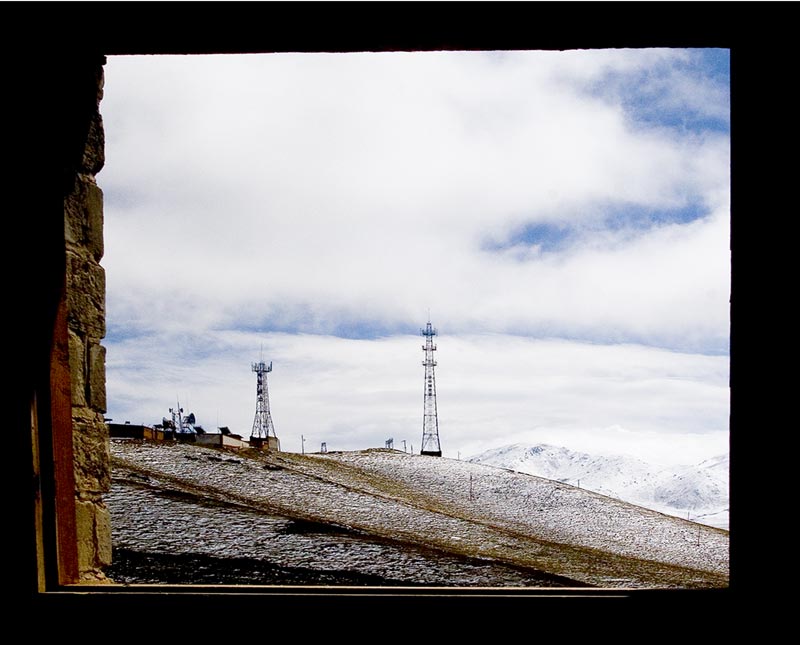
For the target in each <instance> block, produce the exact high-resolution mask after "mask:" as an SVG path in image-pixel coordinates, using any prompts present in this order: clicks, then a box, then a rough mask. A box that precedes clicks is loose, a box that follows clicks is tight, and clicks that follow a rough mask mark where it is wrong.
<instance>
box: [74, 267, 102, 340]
mask: <svg viewBox="0 0 800 645" xmlns="http://www.w3.org/2000/svg"><path fill="white" fill-rule="evenodd" d="M105 313H106V273H105V270H104V269H103V267H102V266H100V265H99V264H97V262H95V261H94V260H92V259H91V258H88V257H86V256H84V255H79V254H77V253H74V252H71V251H67V322H68V324H69V327H70V329H72V330H74V331H76V332H78V333H79V334H86V335H89V336H93V337H95V338H102V337H103V336H105V332H106V323H105Z"/></svg>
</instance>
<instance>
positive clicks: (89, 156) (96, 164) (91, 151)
mask: <svg viewBox="0 0 800 645" xmlns="http://www.w3.org/2000/svg"><path fill="white" fill-rule="evenodd" d="M105 145H106V140H105V132H104V130H103V117H101V116H100V113H99V112H96V113H95V114H94V117H93V118H92V122H91V124H90V125H89V134H88V136H87V137H86V147H85V148H84V151H83V159H82V160H81V170H82V171H83V172H85V173H88V174H90V175H96V174H97V173H98V172H100V171H101V170H102V169H103V166H104V165H105V163H106V153H105Z"/></svg>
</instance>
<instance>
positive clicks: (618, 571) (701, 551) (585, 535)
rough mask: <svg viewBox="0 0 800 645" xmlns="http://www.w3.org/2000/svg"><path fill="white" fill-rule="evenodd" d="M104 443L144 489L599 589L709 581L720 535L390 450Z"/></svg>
mask: <svg viewBox="0 0 800 645" xmlns="http://www.w3.org/2000/svg"><path fill="white" fill-rule="evenodd" d="M217 455H219V452H218V451H214V450H212V449H209V448H200V447H197V446H190V445H183V444H164V443H161V444H157V443H149V442H112V456H113V459H114V468H115V469H125V470H127V471H129V472H133V473H141V474H142V475H143V476H145V477H146V478H147V479H148V481H149V482H150V485H153V486H160V487H164V488H167V489H176V490H185V491H191V492H192V493H193V494H195V495H197V494H201V495H204V496H206V497H207V498H209V499H215V498H216V499H220V500H225V501H226V502H229V503H230V502H235V503H239V504H245V505H247V506H248V507H249V508H252V509H254V510H259V509H260V510H262V511H264V512H272V513H276V514H280V515H282V516H286V517H292V518H299V519H305V520H311V521H314V522H321V523H327V524H330V525H334V526H339V527H344V528H347V529H351V530H356V531H360V532H362V533H365V534H369V535H373V536H377V537H381V538H385V539H391V540H395V541H398V542H401V543H402V542H405V543H410V544H414V545H417V546H424V547H428V548H434V549H438V550H441V551H444V552H448V553H453V554H458V555H466V556H469V557H476V558H480V559H484V560H487V561H490V562H500V563H505V564H510V565H514V566H518V567H524V568H530V569H535V570H537V571H542V572H546V573H548V574H552V575H556V576H563V577H565V578H569V579H571V580H575V581H579V582H581V583H586V584H591V585H599V586H604V587H709V586H711V587H719V586H727V583H728V533H727V532H726V531H720V530H719V529H714V528H711V527H705V526H702V525H700V524H695V523H692V522H687V521H685V520H682V519H678V518H674V517H669V516H666V515H662V514H660V513H657V512H654V511H651V510H648V509H645V508H641V507H639V506H634V505H631V504H628V503H625V502H621V501H619V500H615V499H612V498H609V497H606V496H603V495H599V494H597V493H594V492H591V491H588V490H582V489H579V488H577V487H574V486H569V485H565V484H561V483H558V482H554V481H551V480H548V479H542V478H539V477H534V476H531V475H526V474H521V473H516V472H510V471H507V470H503V469H500V468H494V467H488V466H484V465H481V464H473V463H468V462H463V461H458V460H452V459H445V458H433V457H423V456H420V455H410V454H405V453H402V452H398V451H385V450H368V451H361V452H347V453H328V454H325V455H298V454H293V453H277V454H275V453H271V454H264V453H258V454H255V455H250V456H249V457H248V456H245V455H242V456H237V457H230V458H225V459H220V457H218V456H217Z"/></svg>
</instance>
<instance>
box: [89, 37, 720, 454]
mask: <svg viewBox="0 0 800 645" xmlns="http://www.w3.org/2000/svg"><path fill="white" fill-rule="evenodd" d="M105 73H106V80H105V94H104V98H103V101H102V104H101V113H102V115H103V119H104V125H105V131H106V165H105V168H104V169H103V170H102V171H101V173H100V174H99V175H98V178H97V181H98V184H99V185H100V187H101V188H102V190H103V192H104V203H105V236H106V255H105V258H104V259H103V265H104V267H105V269H106V275H107V327H108V333H107V337H106V339H105V341H104V344H105V345H106V347H107V350H108V353H107V382H108V413H107V417H109V418H113V419H114V420H115V421H117V422H121V421H126V420H127V421H131V422H132V423H147V424H153V423H158V422H160V421H161V419H162V417H164V416H167V415H168V408H169V407H172V406H174V405H175V403H176V401H178V400H179V401H180V404H181V406H183V407H184V409H185V410H186V411H187V412H189V411H191V412H194V413H195V416H196V417H197V420H198V423H200V424H201V425H203V426H204V427H205V428H206V429H207V430H213V429H214V428H216V427H218V426H220V425H223V426H228V427H230V428H231V430H232V431H233V432H238V433H240V434H242V435H244V436H249V434H250V431H251V428H252V424H253V417H254V413H255V403H256V401H255V390H256V379H255V374H253V373H252V371H251V363H252V362H253V361H259V360H261V359H262V358H263V359H264V360H265V361H267V362H269V361H272V363H273V371H272V372H271V373H269V375H268V385H269V395H270V407H271V412H272V418H273V422H274V425H275V430H276V432H277V435H278V437H279V438H280V440H281V446H282V449H284V450H288V451H292V452H300V451H301V449H302V448H303V447H304V449H305V450H306V451H315V450H319V448H320V444H321V442H325V443H326V444H327V447H328V450H356V449H363V448H369V447H382V446H383V445H384V443H385V441H386V440H387V439H389V438H393V439H394V445H395V447H396V448H400V449H403V441H405V442H406V443H405V447H406V449H408V450H411V448H412V446H413V449H414V450H415V451H417V452H418V451H419V448H420V445H421V438H422V412H423V376H424V368H423V366H422V360H423V351H422V344H423V342H424V338H422V337H421V336H420V335H419V331H420V328H422V327H424V326H425V323H426V322H427V321H428V319H429V318H430V320H431V322H432V323H433V325H434V327H436V328H437V329H438V336H437V339H436V340H437V346H438V349H437V352H436V358H437V361H438V364H437V367H436V385H437V395H438V397H437V398H438V410H439V434H440V440H441V446H442V451H443V454H444V456H445V457H452V458H467V457H469V456H472V455H474V454H477V453H478V452H480V451H482V450H486V449H489V448H493V447H498V446H501V445H505V444H508V443H540V442H544V443H552V444H554V445H562V446H566V447H569V448H572V449H575V450H583V451H587V452H593V453H601V454H620V453H622V454H630V455H633V456H637V457H640V458H643V459H649V460H651V461H656V462H658V463H663V464H677V463H697V462H699V461H702V460H703V459H706V458H709V457H712V456H715V455H718V454H722V453H724V452H726V451H727V450H728V445H729V444H728V421H729V407H730V406H729V401H730V399H729V389H728V377H729V330H730V319H729V312H730V308H729V307H730V244H729V242H730V72H729V52H728V51H727V50H721V49H693V50H681V49H640V50H594V51H592V50H580V51H577V50H576V51H565V52H536V51H531V52H510V51H509V52H428V53H422V52H416V53H351V54H265V55H243V56H136V57H133V56H130V57H129V56H111V57H109V58H108V63H107V65H106V72H105ZM301 437H302V438H304V439H305V444H303V443H302V442H301Z"/></svg>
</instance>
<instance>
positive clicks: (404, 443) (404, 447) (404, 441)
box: [403, 439, 408, 452]
mask: <svg viewBox="0 0 800 645" xmlns="http://www.w3.org/2000/svg"><path fill="white" fill-rule="evenodd" d="M403 452H408V451H407V450H406V440H405V439H403Z"/></svg>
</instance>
